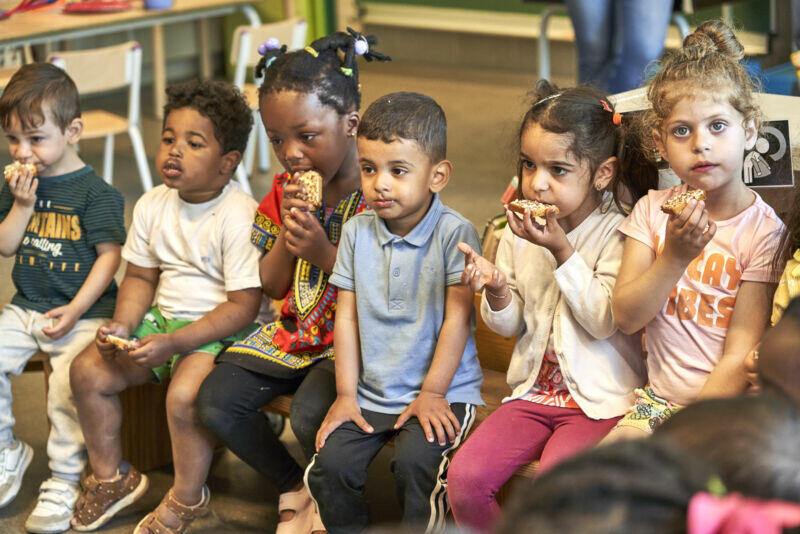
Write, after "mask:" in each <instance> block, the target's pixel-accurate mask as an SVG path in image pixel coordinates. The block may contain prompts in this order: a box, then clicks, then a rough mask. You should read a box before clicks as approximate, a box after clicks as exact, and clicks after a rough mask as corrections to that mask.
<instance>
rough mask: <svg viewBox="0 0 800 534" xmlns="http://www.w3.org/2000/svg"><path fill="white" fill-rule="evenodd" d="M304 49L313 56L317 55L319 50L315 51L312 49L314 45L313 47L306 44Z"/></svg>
mask: <svg viewBox="0 0 800 534" xmlns="http://www.w3.org/2000/svg"><path fill="white" fill-rule="evenodd" d="M304 50H305V51H306V52H308V53H309V54H311V55H312V56H314V57H319V52H317V51H316V50H315V49H314V47H313V46H307V47H305V49H304Z"/></svg>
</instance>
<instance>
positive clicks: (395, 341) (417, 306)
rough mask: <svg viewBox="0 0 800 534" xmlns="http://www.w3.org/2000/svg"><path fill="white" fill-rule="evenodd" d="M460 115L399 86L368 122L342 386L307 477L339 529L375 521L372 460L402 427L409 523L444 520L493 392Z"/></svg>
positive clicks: (348, 282)
mask: <svg viewBox="0 0 800 534" xmlns="http://www.w3.org/2000/svg"><path fill="white" fill-rule="evenodd" d="M446 145H447V123H446V120H445V116H444V112H443V111H442V109H441V108H440V107H439V105H438V104H437V103H436V102H435V101H434V100H433V99H431V98H430V97H427V96H424V95H421V94H418V93H392V94H389V95H386V96H384V97H382V98H380V99H378V100H376V101H375V102H374V103H373V104H372V105H370V106H369V108H368V109H367V111H366V113H364V117H363V119H362V121H361V125H360V126H359V129H358V151H359V162H360V166H361V184H362V188H363V192H364V198H365V199H366V200H367V202H368V204H369V205H370V207H371V208H372V210H371V211H366V212H363V213H361V214H359V215H356V216H355V217H353V218H352V219H351V220H350V221H349V222H348V223H347V224H346V225H345V226H344V229H343V235H342V238H341V240H340V241H339V250H338V253H337V256H336V265H335V267H334V270H333V274H332V275H331V277H330V283H332V284H334V285H335V286H337V287H338V288H339V295H338V300H337V309H336V324H335V327H334V353H335V354H336V387H337V399H336V401H335V402H334V404H333V405H332V406H331V408H330V410H329V411H328V415H327V416H326V418H325V421H324V422H323V423H322V427H321V428H320V430H319V433H318V434H317V450H318V453H317V455H316V456H315V457H314V459H313V460H312V462H311V465H310V466H309V468H308V470H307V471H306V485H307V487H308V488H309V490H310V492H311V494H312V496H313V497H314V499H315V500H316V501H317V503H318V505H319V511H320V515H321V517H322V521H323V523H324V524H325V528H326V529H327V531H328V532H329V533H331V534H337V533H339V532H342V533H344V532H346V533H352V532H359V531H361V530H364V529H365V528H366V527H367V526H368V524H369V516H368V509H367V505H366V503H365V501H364V482H365V480H366V474H367V467H368V466H369V464H370V462H371V461H372V459H373V458H374V457H375V456H376V455H377V454H378V452H379V451H380V449H381V448H383V446H384V445H386V443H387V442H388V441H389V440H391V439H392V438H394V444H395V457H394V460H393V462H392V471H393V473H394V475H395V480H396V485H397V494H398V497H399V498H400V502H401V505H402V507H403V522H404V523H406V524H409V525H413V526H415V527H420V528H424V529H425V530H426V531H435V530H439V529H441V528H442V527H443V526H444V517H445V514H446V513H447V509H448V505H447V496H446V484H445V477H446V472H447V464H448V459H447V455H448V453H449V452H450V451H451V450H453V449H454V448H455V447H457V446H458V445H459V444H460V442H461V439H462V437H463V436H464V435H465V434H466V432H467V431H468V429H469V427H470V425H471V424H472V422H473V420H474V418H475V406H476V405H481V404H483V402H482V401H481V396H480V387H481V382H482V380H483V376H482V373H481V368H480V364H479V363H478V358H477V351H476V349H475V340H474V338H473V330H474V315H473V314H474V310H473V304H472V302H473V300H472V299H473V295H472V292H471V291H470V289H469V288H468V287H467V286H464V285H461V272H462V271H463V270H464V259H463V255H462V254H460V252H459V251H458V248H457V247H456V244H457V243H458V242H459V241H465V242H467V243H469V244H470V246H473V247H475V246H480V245H479V241H478V234H477V232H476V231H475V228H474V227H473V226H472V225H471V224H470V223H469V222H468V221H467V220H466V219H464V217H462V216H461V215H459V214H458V213H457V212H455V211H453V210H451V209H450V208H447V207H445V206H444V205H443V204H442V203H441V201H440V200H439V195H438V193H439V192H440V191H441V190H442V189H444V187H445V185H447V182H448V180H449V179H450V174H451V172H452V165H451V163H450V162H449V161H448V160H447V159H446V153H445V151H446Z"/></svg>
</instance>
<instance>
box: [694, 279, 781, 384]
mask: <svg viewBox="0 0 800 534" xmlns="http://www.w3.org/2000/svg"><path fill="white" fill-rule="evenodd" d="M774 291H775V284H769V283H765V282H742V287H740V288H739V292H738V293H737V294H736V304H735V305H734V306H733V315H732V316H731V322H730V324H729V325H728V333H727V335H726V336H725V349H724V352H723V354H722V358H721V359H720V361H719V362H718V363H717V365H716V367H714V370H713V371H711V374H709V375H708V379H707V380H706V383H705V385H704V386H703V389H702V390H700V395H699V396H698V399H704V398H712V397H732V396H734V395H738V394H739V393H741V392H742V391H744V390H745V388H746V387H747V372H746V369H745V357H746V356H747V353H748V352H750V350H751V349H752V348H753V347H755V346H756V345H757V344H758V343H759V341H761V336H762V335H763V334H764V330H765V329H766V328H767V324H768V321H769V316H770V313H771V311H772V294H773V293H774Z"/></svg>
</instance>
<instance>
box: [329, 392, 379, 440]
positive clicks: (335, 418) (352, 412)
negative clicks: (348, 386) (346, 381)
mask: <svg viewBox="0 0 800 534" xmlns="http://www.w3.org/2000/svg"><path fill="white" fill-rule="evenodd" d="M348 421H352V422H354V423H355V424H356V425H358V427H359V428H360V429H361V430H363V431H364V432H367V433H369V434H371V433H372V431H373V429H372V427H371V426H370V425H369V423H367V420H366V419H364V416H363V415H361V408H360V407H359V406H358V401H357V400H356V399H355V397H343V396H341V395H339V396H337V397H336V400H335V401H334V402H333V404H332V405H331V407H330V409H329V410H328V414H327V415H326V416H325V420H324V421H322V425H321V426H320V427H319V431H317V439H316V441H315V444H316V446H317V451H319V450H320V449H321V448H322V447H323V446H324V445H325V440H327V439H328V436H330V435H331V433H333V431H334V430H336V429H337V428H339V427H340V426H342V424H344V423H346V422H348Z"/></svg>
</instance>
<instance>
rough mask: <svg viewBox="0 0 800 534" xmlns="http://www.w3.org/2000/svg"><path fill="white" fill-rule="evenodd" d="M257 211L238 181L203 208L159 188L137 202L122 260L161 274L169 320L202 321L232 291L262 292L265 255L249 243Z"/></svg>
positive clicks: (162, 302) (161, 295) (161, 302)
mask: <svg viewBox="0 0 800 534" xmlns="http://www.w3.org/2000/svg"><path fill="white" fill-rule="evenodd" d="M255 210H256V201H255V200H254V199H253V197H251V196H250V195H248V194H247V193H245V192H244V191H242V189H241V187H240V186H239V184H237V183H236V182H230V183H228V185H226V186H225V188H224V189H223V190H222V194H220V195H219V196H218V197H217V198H214V199H212V200H209V201H208V202H203V203H201V204H191V203H189V202H185V201H183V200H181V198H180V197H179V196H178V192H177V191H176V190H175V189H170V188H168V187H167V186H165V185H159V186H158V187H154V188H153V189H151V190H150V191H148V192H147V193H145V194H144V195H143V196H142V197H141V198H140V199H139V201H138V202H136V207H135V208H134V210H133V222H132V224H131V228H130V231H129V233H128V239H127V241H126V242H125V247H124V248H123V250H122V257H123V258H125V260H127V261H128V262H130V263H133V264H134V265H138V266H140V267H146V268H158V269H160V270H161V276H160V285H159V288H158V297H157V300H156V303H157V305H158V308H159V309H160V310H161V313H162V314H163V315H164V317H166V318H168V319H182V320H196V319H199V318H200V317H202V316H204V315H205V314H207V313H208V312H210V311H211V310H212V309H214V308H215V307H217V306H218V305H219V304H221V303H222V302H224V301H226V300H227V298H228V297H227V292H228V291H238V290H242V289H249V288H255V287H261V278H260V277H259V274H258V261H259V258H260V251H259V250H258V249H257V248H256V246H255V245H253V243H252V242H251V241H250V229H251V226H252V224H253V213H255Z"/></svg>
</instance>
